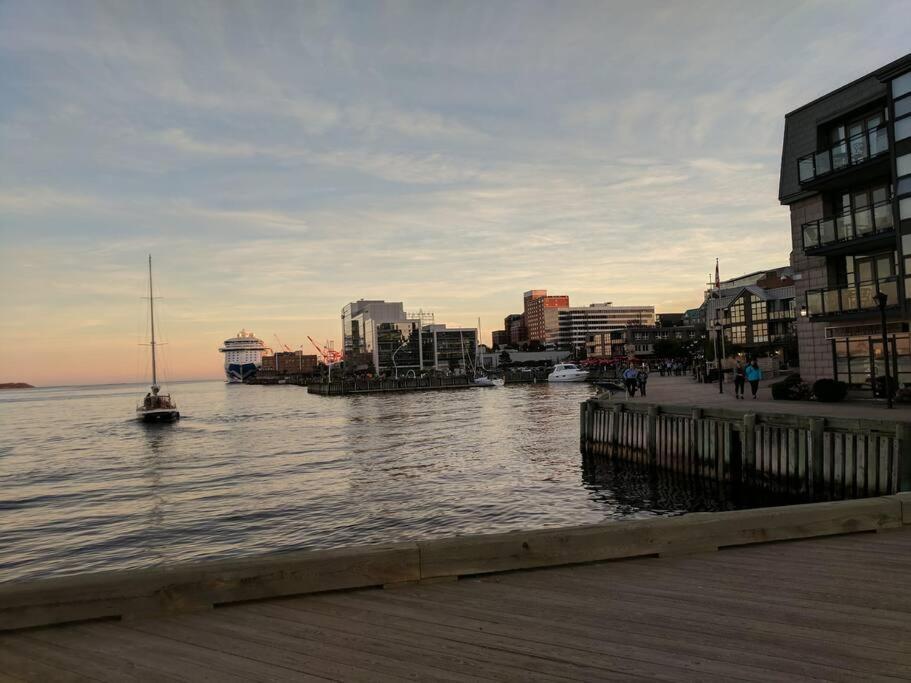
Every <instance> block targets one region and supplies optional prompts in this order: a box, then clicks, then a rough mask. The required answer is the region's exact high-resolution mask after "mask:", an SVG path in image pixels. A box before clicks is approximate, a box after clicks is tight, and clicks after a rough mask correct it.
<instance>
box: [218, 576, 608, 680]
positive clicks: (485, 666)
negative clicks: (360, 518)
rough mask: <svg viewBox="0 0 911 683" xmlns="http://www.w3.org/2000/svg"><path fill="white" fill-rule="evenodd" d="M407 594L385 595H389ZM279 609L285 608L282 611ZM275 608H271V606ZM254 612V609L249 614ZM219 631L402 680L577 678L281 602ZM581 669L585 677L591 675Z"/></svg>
mask: <svg viewBox="0 0 911 683" xmlns="http://www.w3.org/2000/svg"><path fill="white" fill-rule="evenodd" d="M410 592H411V590H407V591H387V592H385V593H384V595H388V596H392V595H398V594H400V593H410ZM283 605H284V607H282V606H283ZM273 607H274V608H277V609H272V608H273ZM254 610H255V611H254ZM216 628H217V629H218V630H219V631H221V632H224V633H228V634H237V635H238V636H240V637H244V638H249V639H250V640H251V641H252V642H265V643H267V644H270V645H273V646H275V647H281V648H284V649H287V650H289V651H292V652H301V653H304V654H306V655H309V656H315V657H322V658H325V659H327V660H328V661H337V662H343V663H349V664H354V665H358V666H361V667H369V668H371V669H373V668H375V669H376V670H378V671H384V672H386V673H389V674H392V673H395V672H397V673H398V675H399V676H401V677H403V678H414V677H418V676H419V677H420V679H421V680H462V679H464V678H465V677H466V675H467V676H469V677H470V678H471V679H473V680H479V679H494V680H496V679H502V678H504V677H508V676H509V674H510V672H512V675H513V676H515V674H516V671H517V670H524V672H523V674H522V678H523V679H525V680H533V681H537V680H540V681H548V680H555V679H557V680H574V679H577V678H578V676H569V677H566V678H564V677H562V676H559V675H557V673H556V670H555V669H549V670H548V672H547V673H546V674H544V673H540V672H538V671H537V670H536V668H535V663H536V662H535V660H534V659H526V660H523V659H522V658H518V657H513V658H507V660H506V661H496V662H494V661H491V659H490V656H489V653H488V652H485V651H484V650H483V649H482V648H477V647H466V648H465V649H463V650H461V651H458V652H455V651H453V647H452V644H451V643H448V642H447V641H445V640H444V639H441V638H433V637H430V636H428V635H427V634H424V635H422V636H415V635H414V634H411V633H408V632H400V631H398V630H396V628H395V624H394V623H390V624H389V628H383V629H363V628H360V625H357V624H355V625H350V624H342V625H341V626H339V624H338V623H327V622H325V621H324V620H322V619H321V618H320V617H313V618H311V617H310V616H309V615H307V614H305V613H301V612H300V611H299V610H291V609H288V608H287V604H286V602H285V601H284V600H276V601H269V602H262V603H255V604H253V605H243V606H238V607H232V608H230V615H226V618H225V619H223V620H220V621H219V623H218V625H217V627H216ZM592 673H593V670H586V671H585V673H584V676H589V677H590V676H591V675H592Z"/></svg>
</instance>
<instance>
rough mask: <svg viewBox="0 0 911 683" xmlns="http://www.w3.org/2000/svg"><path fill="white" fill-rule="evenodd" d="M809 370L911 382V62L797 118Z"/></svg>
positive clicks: (791, 129) (787, 137)
mask: <svg viewBox="0 0 911 683" xmlns="http://www.w3.org/2000/svg"><path fill="white" fill-rule="evenodd" d="M779 199H780V200H781V202H782V204H785V205H787V206H789V208H790V211H791V234H792V241H793V247H794V248H793V251H792V257H791V260H792V265H793V267H794V270H795V272H796V273H798V274H799V277H798V278H796V280H795V287H796V290H797V296H796V305H797V306H798V310H800V312H801V315H800V316H798V319H797V332H798V342H799V346H800V365H801V375H802V376H803V377H804V379H806V380H809V381H813V380H815V379H819V378H835V379H839V380H843V381H846V382H848V383H850V384H851V385H853V386H855V387H858V388H871V387H872V386H873V385H874V379H875V378H879V377H882V376H884V375H885V373H886V366H885V357H886V354H884V353H883V343H882V325H881V319H880V308H879V305H878V303H877V299H876V296H877V294H879V293H881V294H884V295H885V296H886V300H885V301H886V303H885V313H886V317H887V326H886V336H887V347H886V348H887V350H888V352H889V353H888V355H889V365H890V368H889V370H890V374H891V375H892V376H893V377H896V378H897V379H898V382H899V384H901V385H905V384H911V341H909V321H911V309H909V296H911V55H906V56H905V57H903V58H901V59H899V60H896V61H895V62H893V63H891V64H888V65H886V66H884V67H882V68H881V69H878V70H877V71H875V72H873V73H871V74H868V75H867V76H864V77H862V78H860V79H858V80H856V81H853V82H852V83H849V84H847V85H845V86H843V87H841V88H839V89H838V90H836V91H834V92H832V93H829V94H828V95H824V96H823V97H821V98H819V99H817V100H815V101H813V102H810V103H809V104H807V105H804V106H803V107H800V108H799V109H797V110H795V111H793V112H791V113H789V114H788V115H787V116H786V117H785V134H784V145H783V153H782V164H781V178H780V187H779Z"/></svg>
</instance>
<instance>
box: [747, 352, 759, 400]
mask: <svg viewBox="0 0 911 683" xmlns="http://www.w3.org/2000/svg"><path fill="white" fill-rule="evenodd" d="M746 376H747V382H749V383H750V391H752V392H753V398H756V392H757V391H759V380H761V379H762V370H760V369H759V363H757V362H756V359H755V358H754V359H753V360H752V362H751V363H750V364H749V365H747V367H746Z"/></svg>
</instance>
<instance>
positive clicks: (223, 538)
mask: <svg viewBox="0 0 911 683" xmlns="http://www.w3.org/2000/svg"><path fill="white" fill-rule="evenodd" d="M171 390H172V393H173V394H174V397H175V399H176V400H177V401H178V402H179V404H180V406H181V413H182V415H184V416H185V417H184V418H183V419H181V420H180V422H178V423H175V424H170V425H167V424H164V425H155V424H152V425H144V424H143V423H141V422H138V421H136V420H133V419H131V418H132V412H133V408H134V402H135V398H136V396H137V395H140V396H141V395H142V393H143V392H144V391H146V387H145V386H144V385H143V386H137V387H135V388H129V387H127V388H124V387H122V386H120V387H88V388H65V389H60V388H58V389H54V390H47V391H45V390H37V391H36V392H35V393H30V394H29V400H28V401H23V400H20V399H21V396H20V397H18V398H17V397H16V396H15V394H16V393H17V392H11V393H10V394H3V395H0V411H2V413H3V417H4V420H5V423H7V424H15V425H16V428H15V429H6V430H3V432H2V433H0V453H3V454H4V455H3V456H2V457H0V508H2V509H3V510H4V518H3V521H4V531H5V533H6V536H5V539H8V540H9V541H10V542H9V543H6V544H3V545H2V547H0V580H11V579H15V578H26V577H36V576H51V575H61V574H69V573H74V572H83V571H97V570H102V569H117V568H119V567H137V566H148V565H150V564H154V563H156V562H159V561H166V562H174V561H189V560H198V559H203V558H219V557H229V556H239V555H251V554H257V553H262V552H274V551H281V550H290V549H299V548H312V547H324V548H325V547H338V546H344V545H353V544H363V543H386V542H390V541H396V540H406V539H414V538H428V537H436V536H449V535H453V534H460V533H485V532H497V531H507V530H512V529H520V528H538V527H545V526H550V527H553V526H563V525H572V524H587V523H593V522H599V521H602V520H604V519H615V518H621V517H626V516H631V515H632V516H640V515H652V514H680V513H681V512H683V511H686V510H690V509H700V508H699V507H698V506H697V505H694V504H693V502H692V500H690V499H689V497H688V496H680V495H678V494H677V493H676V492H674V490H673V488H672V487H670V486H668V485H665V484H663V483H662V480H661V479H660V478H659V479H658V480H650V479H648V478H647V477H646V478H645V479H643V478H642V476H641V475H639V474H634V473H620V472H614V471H613V470H611V469H610V467H611V466H610V465H609V463H598V462H591V461H589V460H585V461H583V459H582V457H581V456H580V454H579V432H578V430H579V404H580V402H581V401H583V400H585V399H587V398H588V397H590V396H591V395H592V388H591V387H589V386H588V385H575V386H573V385H565V386H549V385H547V384H546V383H543V384H534V385H519V386H513V387H503V388H498V389H465V390H459V391H446V392H427V393H410V394H394V395H385V396H352V397H318V396H311V395H308V394H307V393H306V392H305V391H304V390H303V389H301V388H299V387H288V386H284V387H255V386H226V385H224V384H223V383H220V382H199V383H188V384H180V385H178V386H175V387H172V388H171ZM19 393H21V392H19ZM42 397H44V398H42ZM44 399H46V400H44ZM128 418H130V419H128ZM580 462H582V466H581V468H580ZM694 498H698V496H695V497H694ZM705 506H706V508H707V506H708V503H707V502H706V503H705Z"/></svg>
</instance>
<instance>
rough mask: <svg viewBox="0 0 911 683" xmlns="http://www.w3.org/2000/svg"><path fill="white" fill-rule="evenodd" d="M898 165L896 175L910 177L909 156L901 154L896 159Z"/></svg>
mask: <svg viewBox="0 0 911 683" xmlns="http://www.w3.org/2000/svg"><path fill="white" fill-rule="evenodd" d="M896 162H897V164H898V175H899V176H903V175H911V154H902V155H901V156H900V157H898V159H896Z"/></svg>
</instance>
